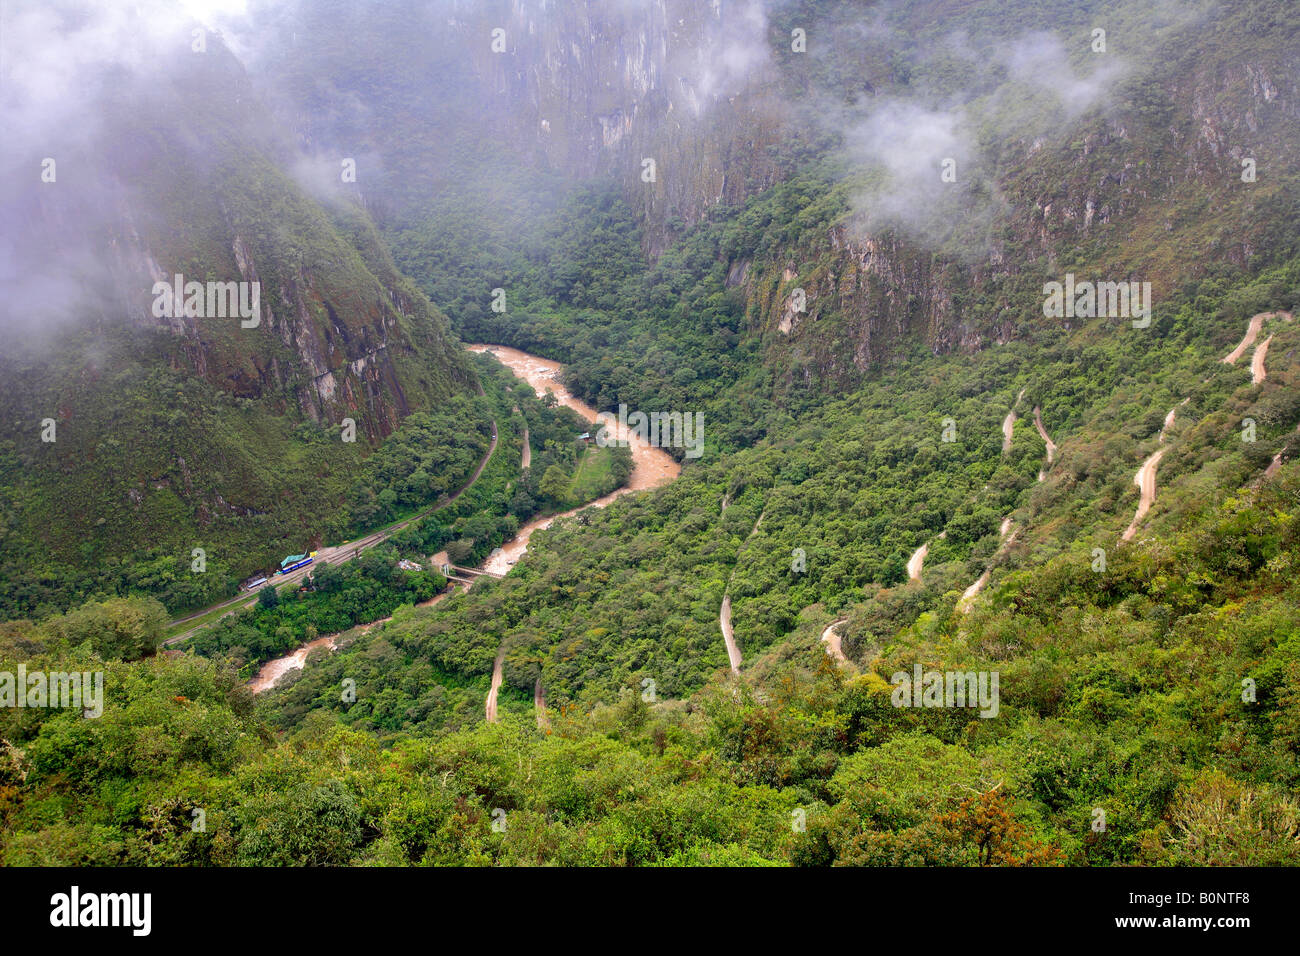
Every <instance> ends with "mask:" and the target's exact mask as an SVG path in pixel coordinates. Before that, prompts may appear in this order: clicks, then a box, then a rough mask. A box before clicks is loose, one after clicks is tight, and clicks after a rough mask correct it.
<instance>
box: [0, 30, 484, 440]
mask: <svg viewBox="0 0 1300 956" xmlns="http://www.w3.org/2000/svg"><path fill="white" fill-rule="evenodd" d="M197 62H198V64H199V66H200V67H201V69H200V70H197V71H196V70H195V68H194V65H193V64H191V63H189V62H188V61H187V62H185V63H181V64H174V63H173V64H170V66H168V65H167V63H166V62H165V61H164V64H163V70H162V72H163V74H164V75H165V76H168V77H170V76H171V75H172V72H169V71H172V70H173V68H174V74H175V76H176V77H177V79H176V80H175V81H174V83H173V82H172V81H170V80H161V81H156V82H155V83H154V84H153V86H152V87H150V88H149V89H145V90H139V91H137V95H138V96H139V100H138V101H137V103H139V104H143V105H142V106H137V109H136V110H134V111H133V112H132V113H131V114H123V115H118V114H115V113H114V112H113V110H112V109H111V108H105V110H104V119H103V122H102V125H101V126H100V127H99V128H97V129H96V130H95V133H94V137H95V138H94V140H93V141H92V142H91V143H90V144H88V145H82V146H81V147H80V148H79V150H78V152H77V153H74V154H73V158H75V159H76V160H77V161H78V165H77V176H78V178H77V181H76V182H75V183H72V184H70V185H69V186H68V187H67V188H60V189H52V190H49V191H48V192H47V193H45V194H38V197H39V198H38V199H37V200H36V201H34V202H33V201H31V200H29V199H27V198H26V196H25V195H24V194H19V197H18V198H16V199H15V200H13V201H12V202H9V201H7V202H6V203H5V212H6V213H13V215H14V217H15V219H16V222H15V225H17V226H18V227H19V228H22V229H23V232H24V236H25V239H24V246H23V252H22V253H21V254H22V256H24V257H25V261H24V262H23V263H22V265H21V266H20V269H21V271H22V272H24V273H26V274H28V275H31V276H33V277H34V278H33V281H32V282H31V285H32V287H33V290H35V291H38V292H42V293H43V292H44V291H45V290H46V289H48V288H51V287H53V288H60V289H69V288H72V287H74V286H75V287H77V288H78V289H79V290H80V297H79V298H77V299H76V300H75V301H67V302H62V301H60V302H51V301H50V299H49V297H48V296H47V295H34V296H32V297H31V299H30V300H26V299H25V300H23V301H22V302H21V304H18V303H15V302H14V301H13V300H12V299H11V300H10V301H8V302H6V303H5V305H3V306H0V311H3V310H6V309H11V310H13V312H14V313H15V315H17V318H16V320H15V318H14V316H0V318H4V319H5V321H4V322H0V327H3V329H4V331H5V332H9V330H10V329H12V328H15V327H17V328H22V324H21V323H22V322H23V321H27V322H29V323H33V324H34V320H32V319H30V318H27V319H24V315H26V314H30V312H31V310H32V309H33V308H35V309H37V310H40V309H42V308H44V307H45V305H47V304H48V305H49V315H48V320H49V323H50V328H52V329H56V330H57V331H55V332H50V333H49V334H47V335H44V336H43V338H44V339H46V340H47V341H44V342H43V343H42V344H43V345H46V346H52V348H50V349H48V354H47V355H46V356H44V357H42V356H41V355H39V354H38V355H37V361H53V360H54V359H53V356H57V355H66V354H68V353H69V352H75V351H76V349H77V348H79V347H80V345H79V344H76V340H77V339H78V337H79V336H83V337H84V333H85V331H86V330H87V329H88V328H89V329H93V330H95V331H96V332H97V333H100V334H104V335H109V336H111V337H112V338H113V339H114V341H116V342H118V343H119V345H120V346H121V347H122V348H123V352H122V353H121V354H122V355H125V356H130V357H131V358H134V359H136V360H138V361H139V362H141V363H143V364H144V365H145V366H148V365H149V364H151V363H154V362H158V361H162V362H165V363H167V364H170V365H171V366H172V367H173V368H177V369H183V370H186V371H188V372H192V373H193V374H194V375H195V376H196V377H199V378H202V379H204V380H206V381H207V382H209V383H210V384H212V385H213V386H215V387H217V388H218V389H220V390H222V391H224V392H226V393H228V394H229V395H231V396H234V397H235V398H238V399H248V400H254V401H258V402H261V403H264V404H265V405H266V406H267V407H268V409H269V410H271V411H274V412H278V413H281V414H287V415H289V417H290V418H301V419H304V420H309V421H313V422H316V423H321V424H338V423H340V422H341V421H342V420H343V419H344V418H352V419H353V420H354V421H355V422H356V429H357V434H358V436H359V440H362V441H365V440H371V441H374V440H377V439H379V438H381V437H382V436H384V435H387V434H388V433H390V432H391V431H392V430H393V429H394V428H396V427H397V425H398V424H399V423H400V421H401V420H402V418H403V417H405V416H406V415H407V414H409V413H410V412H411V411H413V410H416V409H419V408H427V407H428V406H429V405H430V404H432V403H433V402H436V401H438V400H440V399H442V398H445V397H447V396H448V395H450V394H452V393H454V392H458V391H465V390H469V389H471V388H472V387H473V382H474V378H473V375H472V373H471V372H470V370H469V367H468V364H467V363H466V360H465V358H464V357H463V355H462V354H461V350H460V349H459V348H458V347H457V346H455V345H454V343H453V342H452V340H451V335H450V332H449V331H448V327H447V322H446V319H445V317H444V316H443V315H442V314H441V313H439V312H438V311H437V310H436V309H435V308H433V307H432V306H431V305H430V303H429V302H428V300H427V299H425V297H424V296H423V295H422V294H421V293H420V292H419V291H418V290H416V289H415V287H414V286H413V285H412V284H411V283H410V282H409V281H408V280H407V279H406V278H404V277H403V276H401V275H400V274H399V273H398V272H397V270H396V268H395V267H394V266H393V264H392V262H391V260H390V259H389V257H388V253H387V252H386V251H385V250H384V248H383V246H382V244H381V242H380V241H379V239H378V237H377V234H376V231H375V229H374V226H373V223H372V222H371V220H370V217H369V214H368V213H367V212H366V210H365V209H364V206H363V204H362V197H361V196H360V194H359V193H357V192H356V191H355V189H354V190H353V191H352V192H347V191H346V190H343V189H340V190H338V191H337V192H334V193H331V194H329V195H327V196H323V197H321V198H318V197H317V196H316V195H313V194H312V193H309V192H308V190H307V188H306V187H305V186H304V185H302V184H300V183H299V182H297V181H295V179H294V178H293V176H291V175H290V174H289V172H287V170H288V169H289V168H290V164H289V163H288V162H287V161H286V159H285V156H286V149H285V145H284V143H283V142H281V140H280V139H279V137H278V134H277V132H276V131H275V130H274V124H273V122H272V121H271V119H270V116H269V114H268V113H266V112H265V110H264V109H263V108H261V107H260V106H259V105H258V101H257V100H256V98H255V97H253V96H252V95H250V93H249V86H248V81H247V78H246V77H245V76H244V72H243V68H242V67H241V66H240V64H239V63H238V61H236V60H235V58H234V57H233V56H231V55H229V54H228V53H227V52H225V51H224V48H221V47H219V46H217V45H216V44H214V45H213V46H212V48H211V49H210V51H209V54H208V55H207V56H205V57H204V58H203V59H202V60H200V61H197ZM60 185H61V184H60ZM6 218H7V219H9V216H6ZM10 221H14V220H10ZM82 263H85V264H89V265H88V266H87V267H86V268H85V269H84V271H81V272H78V271H77V268H78V267H79V265H80V264H82ZM178 274H179V275H181V276H183V281H198V282H200V283H204V284H206V283H210V282H213V283H223V284H224V283H245V284H248V291H249V292H250V293H251V288H252V285H253V284H256V286H257V287H258V289H259V290H260V295H259V296H258V299H259V304H260V311H259V315H258V319H259V321H258V322H257V324H256V325H255V326H253V327H244V326H243V324H241V318H240V317H238V316H230V315H226V316H222V315H205V314H197V315H196V314H187V313H186V311H185V310H184V309H183V308H166V307H163V308H161V309H160V308H159V304H158V302H157V301H156V300H157V296H156V294H155V283H159V282H161V283H165V284H167V285H169V286H170V285H172V283H173V281H174V277H175V276H176V275H178ZM249 299H251V294H250V295H249ZM205 311H206V310H205ZM63 333H66V335H63ZM159 333H162V334H161V335H160V334H159ZM61 335H62V336H63V337H61ZM24 337H25V338H26V339H28V340H32V339H34V338H37V336H34V335H32V334H31V332H30V331H28V332H27V333H25V336H24ZM9 344H10V343H7V342H5V343H0V356H4V357H10V356H11V355H12V354H13V352H12V350H11V349H9V348H8V345H9ZM38 351H39V350H38ZM89 355H90V353H88V356H89ZM87 360H88V361H89V360H90V358H89V357H88V359H87ZM119 361H120V359H119Z"/></svg>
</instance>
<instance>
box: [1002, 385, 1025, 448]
mask: <svg viewBox="0 0 1300 956" xmlns="http://www.w3.org/2000/svg"><path fill="white" fill-rule="evenodd" d="M1024 397H1025V390H1024V389H1023V388H1022V389H1021V390H1020V394H1019V395H1017V396H1016V403H1015V404H1014V405H1012V406H1011V411H1009V412H1007V417H1006V418H1004V419H1002V454H1004V455H1009V454H1010V453H1011V436H1012V434H1013V432H1014V429H1015V427H1016V420H1017V417H1016V409H1017V408H1018V407H1019V406H1020V400H1021V399H1022V398H1024Z"/></svg>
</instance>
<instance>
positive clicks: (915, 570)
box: [907, 531, 948, 581]
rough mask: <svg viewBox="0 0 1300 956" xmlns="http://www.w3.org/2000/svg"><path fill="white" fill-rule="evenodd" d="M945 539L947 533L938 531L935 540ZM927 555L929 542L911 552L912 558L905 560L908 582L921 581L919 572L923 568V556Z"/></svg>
mask: <svg viewBox="0 0 1300 956" xmlns="http://www.w3.org/2000/svg"><path fill="white" fill-rule="evenodd" d="M946 537H948V532H947V531H940V532H939V538H938V539H937V540H943V539H944V538H946ZM929 553H930V542H929V541H927V542H926V543H925V544H923V545H921V546H920V547H919V548H917V549H916V550H915V551H913V552H912V556H911V557H910V558H908V559H907V578H908V580H909V581H919V580H921V570H922V569H923V568H924V567H925V556H926V555H927V554H929Z"/></svg>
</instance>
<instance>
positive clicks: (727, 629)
mask: <svg viewBox="0 0 1300 956" xmlns="http://www.w3.org/2000/svg"><path fill="white" fill-rule="evenodd" d="M723 509H724V510H725V509H726V503H725V502H724V503H723ZM765 514H767V512H766V511H763V512H760V513H759V515H758V520H757V521H755V522H754V527H753V530H751V531H750V532H749V537H747V538H745V540H746V541H748V540H749V538H752V537H754V535H756V534H758V529H759V527H760V526H761V525H762V524H763V515H765ZM732 573H733V574H734V573H735V569H734V568H733V569H732ZM718 627H719V628H720V629H721V631H722V642H723V643H724V644H726V645H727V660H728V661H730V662H731V672H732V673H733V674H739V673H740V648H739V647H737V646H736V635H735V632H734V631H733V630H732V627H731V579H730V578H728V579H727V590H726V591H724V592H723V595H722V609H721V610H720V611H719V612H718Z"/></svg>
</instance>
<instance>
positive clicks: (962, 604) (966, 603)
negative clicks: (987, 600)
mask: <svg viewBox="0 0 1300 956" xmlns="http://www.w3.org/2000/svg"><path fill="white" fill-rule="evenodd" d="M1010 530H1011V518H1010V516H1008V517H1006V518H1003V519H1002V524H1001V525H1000V526H999V527H998V538H999V539H1001V541H1002V544H1001V545H999V547H998V550H997V552H996V553H995V554H994V555H993V560H994V561H996V560H997V558H998V556H999V555H1001V554H1002V552H1003V551H1005V550H1006V549H1007V547H1009V546H1010V544H1011V542H1012V541H1014V540H1015V539H1016V536H1015V535H1014V534H1013V535H1011V537H1010V538H1008V537H1007V532H1008V531H1010ZM992 574H993V565H992V563H991V562H990V564H989V566H988V567H987V568H985V569H984V573H983V574H981V575H980V576H979V577H978V578H976V579H975V583H974V584H972V585H971V586H970V587H968V588H967V589H966V590H965V591H963V592H962V595H961V597H960V598H958V599H957V610H958V611H960V612H961V613H962V614H968V613H969V612H970V609H971V605H972V604H974V603H975V598H976V597H978V596H979V593H980V592H981V591H983V590H984V588H985V586H986V585H987V584H988V583H989V577H990V576H991V575H992Z"/></svg>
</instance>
